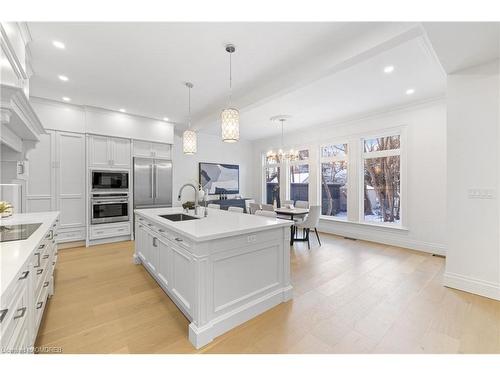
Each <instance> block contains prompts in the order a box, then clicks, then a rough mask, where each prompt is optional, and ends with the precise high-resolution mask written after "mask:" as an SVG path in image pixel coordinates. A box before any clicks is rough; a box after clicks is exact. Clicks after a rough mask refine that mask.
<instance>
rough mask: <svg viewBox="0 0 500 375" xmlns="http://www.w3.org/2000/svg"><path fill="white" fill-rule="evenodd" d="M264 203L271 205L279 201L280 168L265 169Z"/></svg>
mask: <svg viewBox="0 0 500 375" xmlns="http://www.w3.org/2000/svg"><path fill="white" fill-rule="evenodd" d="M265 169H266V171H265V173H266V203H267V204H273V203H274V201H275V200H276V202H279V201H280V167H279V166H275V167H269V166H267V167H266V168H265Z"/></svg>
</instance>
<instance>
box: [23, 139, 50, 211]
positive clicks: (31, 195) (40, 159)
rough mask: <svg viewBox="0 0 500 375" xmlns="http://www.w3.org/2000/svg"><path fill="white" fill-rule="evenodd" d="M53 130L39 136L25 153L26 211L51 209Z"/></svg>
mask: <svg viewBox="0 0 500 375" xmlns="http://www.w3.org/2000/svg"><path fill="white" fill-rule="evenodd" d="M54 143H55V132H53V131H50V130H49V131H48V134H43V135H41V136H40V141H39V142H38V143H37V144H36V146H35V148H34V149H32V150H31V151H29V153H28V154H27V159H28V181H27V183H26V212H43V211H52V210H55V208H56V202H55V191H56V189H55V167H56V162H55V155H54V154H55V145H54Z"/></svg>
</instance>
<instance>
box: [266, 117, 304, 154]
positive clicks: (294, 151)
mask: <svg viewBox="0 0 500 375" xmlns="http://www.w3.org/2000/svg"><path fill="white" fill-rule="evenodd" d="M289 118H290V116H287V115H278V116H273V117H271V121H272V122H276V121H279V122H280V124H281V148H280V149H279V150H278V151H273V150H270V151H268V152H267V157H268V158H271V159H275V160H276V162H278V163H282V162H284V161H295V160H298V158H299V152H298V151H297V150H294V149H293V148H292V149H290V150H284V148H285V147H284V140H283V139H284V127H283V125H284V123H285V121H287V120H288V119H289Z"/></svg>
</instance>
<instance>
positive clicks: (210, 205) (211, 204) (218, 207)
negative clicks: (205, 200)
mask: <svg viewBox="0 0 500 375" xmlns="http://www.w3.org/2000/svg"><path fill="white" fill-rule="evenodd" d="M207 207H208V208H215V209H216V210H220V204H215V203H209V204H208V205H207Z"/></svg>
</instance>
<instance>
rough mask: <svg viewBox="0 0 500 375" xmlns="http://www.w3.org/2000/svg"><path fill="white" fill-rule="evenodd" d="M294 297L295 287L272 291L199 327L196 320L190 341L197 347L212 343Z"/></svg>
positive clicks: (190, 327) (190, 332) (190, 329)
mask: <svg viewBox="0 0 500 375" xmlns="http://www.w3.org/2000/svg"><path fill="white" fill-rule="evenodd" d="M292 297H293V287H292V286H291V285H290V286H288V287H286V288H283V289H280V290H275V291H272V292H271V293H269V294H267V295H265V296H262V297H260V298H259V299H257V300H254V301H251V302H250V303H247V304H246V305H244V306H240V307H239V308H238V309H237V310H233V311H231V312H230V313H228V314H225V315H223V316H220V317H218V318H216V319H215V320H214V321H212V322H210V324H206V325H204V326H202V327H198V326H197V325H196V324H195V323H194V322H193V323H191V324H189V341H190V342H191V344H193V346H194V347H195V348H196V349H200V348H202V347H203V346H205V345H207V344H209V343H211V342H212V341H213V340H214V338H216V337H217V336H220V335H222V334H223V333H226V332H227V331H229V330H231V329H233V328H235V327H237V326H239V325H240V324H243V323H245V322H246V321H248V320H250V319H252V318H255V317H256V316H257V315H260V314H262V313H263V312H265V311H267V310H269V309H272V308H273V307H275V306H277V305H279V304H280V303H282V302H287V301H290V300H291V299H292Z"/></svg>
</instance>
